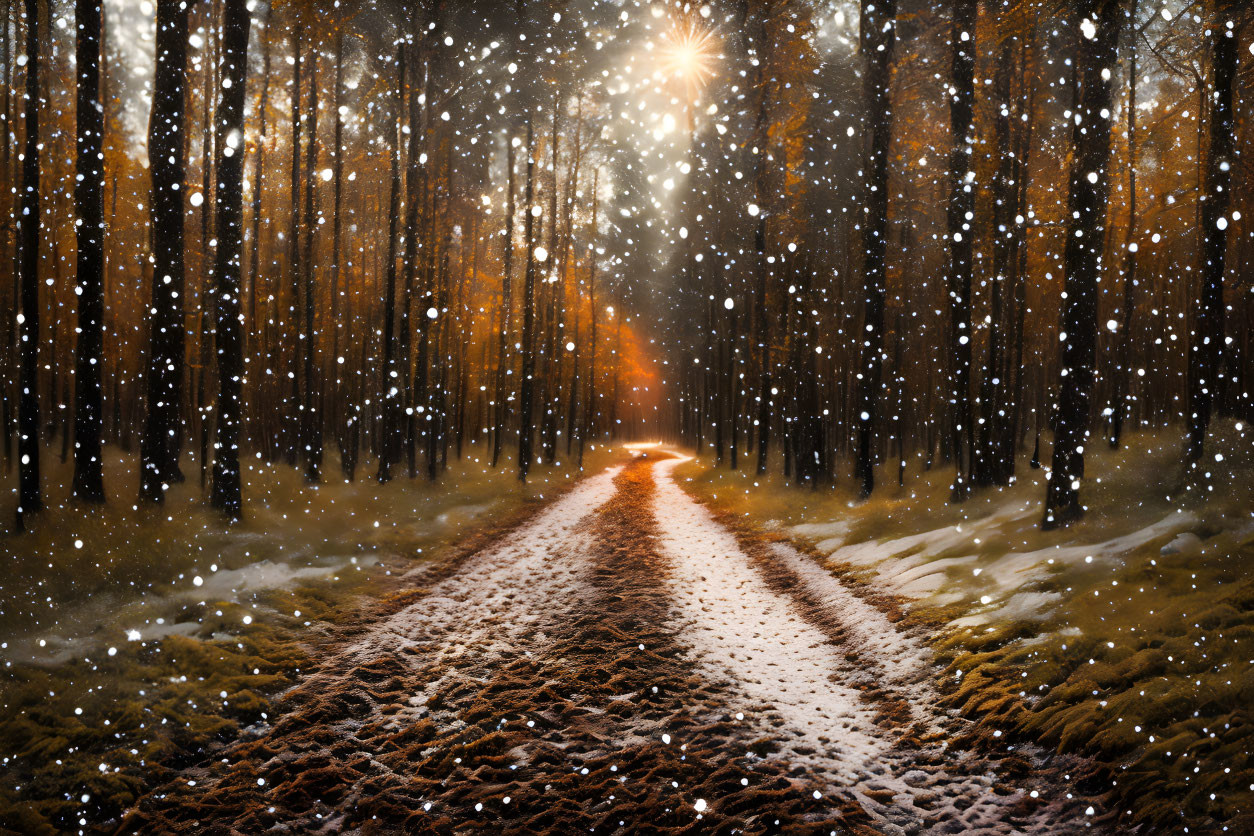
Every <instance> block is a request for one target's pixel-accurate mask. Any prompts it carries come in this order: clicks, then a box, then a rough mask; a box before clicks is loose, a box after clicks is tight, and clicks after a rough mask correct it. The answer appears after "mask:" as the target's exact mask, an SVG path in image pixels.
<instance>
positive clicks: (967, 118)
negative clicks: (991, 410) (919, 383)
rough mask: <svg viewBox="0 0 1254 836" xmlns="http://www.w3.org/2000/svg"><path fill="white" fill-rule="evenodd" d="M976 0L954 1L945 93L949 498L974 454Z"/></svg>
mask: <svg viewBox="0 0 1254 836" xmlns="http://www.w3.org/2000/svg"><path fill="white" fill-rule="evenodd" d="M977 6H978V3H977V2H976V0H957V2H956V3H954V12H953V13H954V19H953V28H952V30H951V31H950V33H949V39H950V50H951V52H952V55H953V81H952V83H953V89H952V91H951V92H950V94H949V120H950V133H951V137H950V139H951V141H952V143H953V146H952V148H951V150H950V154H949V331H950V333H949V339H950V344H951V352H952V360H951V363H952V366H953V379H952V381H951V385H952V387H953V389H952V393H951V395H950V398H951V403H952V404H953V418H952V424H951V426H950V430H951V432H952V436H951V444H952V446H953V457H954V464H955V465H956V466H957V472H956V474H955V475H954V484H953V491H952V498H953V500H954V501H955V502H961V501H962V500H964V499H966V498H967V494H968V492H969V491H970V487H971V486H970V480H971V465H972V460H973V458H974V452H973V451H974V444H973V439H974V432H975V430H974V426H973V425H974V423H975V421H974V418H973V416H972V410H971V336H972V332H971V243H972V240H973V238H974V237H975V235H974V229H973V227H972V219H973V218H974V216H975V186H976V184H975V182H974V180H971V179H968V177H967V175H968V173H970V172H971V171H972V168H971V151H972V145H973V144H974V137H972V136H971V121H972V113H973V111H974V106H975V48H976V40H975V21H976V10H977Z"/></svg>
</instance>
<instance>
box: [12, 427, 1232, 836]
mask: <svg viewBox="0 0 1254 836" xmlns="http://www.w3.org/2000/svg"><path fill="white" fill-rule="evenodd" d="M1220 431H1221V432H1226V433H1228V434H1230V435H1231V436H1232V437H1231V438H1225V439H1223V440H1222V443H1221V444H1217V445H1216V446H1217V448H1218V449H1225V450H1230V451H1235V452H1232V453H1229V454H1228V455H1227V457H1226V458H1224V459H1223V460H1222V461H1218V462H1216V463H1215V465H1214V467H1213V468H1211V474H1210V479H1209V480H1205V481H1201V482H1198V481H1190V480H1188V479H1186V478H1183V476H1182V475H1181V473H1180V468H1179V465H1178V461H1179V458H1178V453H1179V451H1178V448H1177V447H1176V445H1175V444H1174V443H1173V442H1172V440H1171V439H1170V438H1168V437H1166V436H1164V435H1155V434H1145V435H1142V436H1138V437H1137V438H1135V439H1131V440H1130V441H1129V444H1128V446H1127V448H1126V449H1125V450H1122V451H1117V452H1107V451H1097V452H1095V454H1094V456H1093V461H1092V463H1091V466H1092V470H1091V472H1092V473H1093V474H1102V475H1101V476H1096V475H1095V476H1094V479H1093V483H1092V484H1091V485H1090V486H1088V488H1087V491H1086V496H1087V497H1088V499H1089V503H1090V509H1089V513H1088V514H1087V516H1086V518H1085V520H1084V521H1083V522H1082V523H1080V524H1078V525H1076V526H1073V527H1071V528H1069V529H1066V530H1063V531H1057V532H1048V533H1044V532H1040V531H1039V530H1038V529H1037V526H1036V523H1037V522H1038V521H1039V514H1040V497H1041V495H1042V494H1043V485H1042V478H1043V474H1042V472H1041V471H1037V470H1030V469H1028V468H1027V467H1026V463H1025V465H1024V467H1023V468H1021V470H1020V473H1021V477H1022V478H1021V480H1020V481H1019V482H1018V483H1017V484H1015V485H1014V486H1012V487H1009V488H1004V489H991V490H987V491H983V492H980V493H978V494H976V495H975V496H973V497H972V498H971V499H970V500H968V501H967V502H966V503H964V504H962V505H953V504H951V503H949V502H948V501H947V494H946V492H947V479H948V475H949V474H947V473H942V472H940V469H939V468H938V469H935V470H933V471H931V472H930V473H917V472H912V473H910V474H909V478H908V479H907V480H906V487H904V488H898V487H896V486H893V485H888V486H881V490H880V491H878V492H877V494H876V497H875V498H874V499H872V500H870V501H865V502H859V501H857V500H856V498H854V497H852V496H850V495H848V494H847V493H845V491H844V489H843V488H839V487H838V488H834V489H830V490H824V491H812V490H808V489H802V488H797V487H793V486H789V485H788V484H787V483H786V481H785V480H783V479H781V478H779V477H776V476H768V477H755V476H754V475H753V474H752V473H751V472H750V473H746V472H743V471H740V472H733V471H729V470H727V469H726V468H719V467H714V466H713V463H712V462H709V461H704V460H701V459H691V458H689V457H687V456H682V455H677V454H674V453H672V452H669V451H667V450H664V449H661V448H658V447H650V446H647V445H639V446H636V447H635V449H634V450H632V451H630V452H631V455H630V457H628V456H626V455H624V453H623V452H622V451H613V450H601V451H598V453H597V455H596V457H594V458H593V459H590V460H589V462H588V471H587V472H588V473H590V474H592V475H590V476H584V477H582V478H581V477H580V476H579V474H578V472H577V470H576V469H573V468H570V467H569V466H567V467H564V468H561V467H553V468H548V469H543V470H541V471H539V472H538V473H537V474H536V478H535V479H533V480H532V482H531V483H530V484H529V485H528V486H522V485H520V484H519V483H517V481H516V480H509V482H508V483H507V482H506V481H505V480H502V479H501V477H500V475H499V474H497V473H495V472H494V471H491V470H489V469H487V468H484V467H482V465H481V464H480V463H478V462H476V461H475V460H474V459H473V452H472V456H471V458H470V459H468V461H467V463H466V466H465V467H464V468H462V469H460V470H459V469H454V470H453V471H452V472H451V473H450V474H449V477H448V479H447V480H446V481H444V482H441V483H437V484H428V483H425V482H423V481H422V480H415V481H410V480H404V479H402V480H398V481H397V482H396V483H394V484H391V485H387V486H378V485H374V484H372V483H369V482H364V483H363V482H358V483H355V484H352V485H349V484H340V483H331V484H326V485H323V486H320V487H311V486H306V485H303V484H302V483H301V480H300V477H299V474H292V473H290V472H288V470H287V469H286V468H285V467H282V466H280V467H277V468H258V469H257V470H256V471H252V476H251V481H250V486H251V495H252V498H253V505H252V506H250V507H251V509H252V511H251V514H250V518H249V521H248V522H246V523H245V525H244V526H243V527H238V526H237V527H229V528H228V527H226V526H224V525H222V524H221V522H220V521H218V520H216V518H215V517H213V516H212V515H211V514H207V512H204V511H202V510H200V509H199V502H198V500H197V499H196V495H195V489H194V487H190V486H183V487H181V488H179V492H178V493H177V494H176V495H175V496H173V497H172V498H171V501H170V502H169V503H167V508H166V509H165V510H164V511H163V512H161V513H153V512H151V511H148V512H145V510H144V509H142V508H141V509H134V508H130V507H129V506H127V505H124V504H123V503H122V502H120V501H118V500H116V499H115V500H114V501H113V502H111V503H110V506H108V510H107V511H106V512H103V513H102V514H101V515H99V517H101V518H97V519H94V520H93V519H86V520H85V519H84V517H83V515H82V514H81V513H80V511H81V509H78V508H76V507H75V506H73V504H72V503H69V504H65V505H61V506H55V505H54V507H52V508H50V509H49V511H48V512H47V515H46V516H45V517H44V518H43V520H41V528H40V529H39V530H37V531H36V532H34V533H32V534H29V535H23V536H21V537H13V538H0V546H3V547H4V548H5V549H6V550H8V551H9V552H10V553H9V554H7V555H6V559H7V560H8V561H10V564H9V565H13V566H19V567H21V571H20V572H15V573H10V575H9V577H8V578H7V579H5V580H4V582H3V583H0V602H2V603H3V608H2V609H0V628H3V636H0V638H7V641H3V642H0V647H2V648H3V651H4V655H3V661H4V668H5V670H4V673H5V679H4V680H3V681H2V682H0V699H2V702H3V708H4V709H5V711H6V714H5V716H3V717H0V746H2V747H3V751H0V757H2V762H3V765H4V767H5V770H6V778H7V779H8V780H6V782H5V785H4V786H2V787H0V832H6V831H7V832H21V833H35V832H64V831H67V830H73V829H75V827H76V826H77V828H78V829H80V831H83V832H86V831H91V832H110V833H113V832H171V833H173V832H208V833H234V832H239V833H261V832H311V831H321V832H350V833H352V832H362V833H370V832H406V833H410V832H435V833H524V832H537V831H540V832H544V831H547V832H574V831H584V832H674V833H698V832H700V833H705V832H718V833H730V832H750V833H754V832H789V833H794V832H800V833H816V834H817V833H863V834H870V833H877V834H878V833H911V834H914V833H987V834H997V833H1075V832H1133V831H1136V832H1157V831H1166V832H1182V831H1186V830H1187V831H1188V832H1191V833H1199V832H1221V831H1222V829H1223V828H1224V827H1225V826H1226V827H1227V828H1228V832H1248V831H1249V827H1247V825H1248V824H1249V822H1250V819H1249V816H1250V811H1251V809H1254V803H1251V798H1254V758H1252V756H1251V754H1250V752H1249V751H1248V748H1249V747H1248V741H1249V740H1250V739H1252V737H1254V730H1252V728H1251V718H1250V716H1249V706H1250V705H1251V704H1254V660H1252V659H1251V658H1250V654H1249V643H1250V642H1251V641H1254V575H1252V573H1251V571H1250V569H1249V567H1250V566H1251V565H1254V559H1252V558H1254V521H1252V520H1251V514H1252V512H1254V509H1252V508H1251V506H1250V500H1249V497H1250V496H1251V495H1254V494H1252V493H1251V491H1250V490H1249V488H1250V487H1251V486H1252V485H1254V461H1251V459H1252V451H1251V449H1250V445H1249V444H1248V439H1247V437H1246V435H1245V432H1247V431H1248V429H1247V428H1243V427H1241V426H1240V425H1236V426H1233V425H1231V424H1229V425H1226V426H1224V427H1221V428H1220ZM123 464H124V463H117V462H115V463H114V466H115V467H121V466H122V465H123ZM123 469H124V468H123ZM124 478H125V474H124V473H123V472H121V471H119V472H118V473H117V474H116V481H115V485H119V486H120V487H117V488H116V490H117V491H119V492H125V491H126V490H128V489H129V488H128V487H127V486H126V485H125V484H124V482H123V481H121V480H123V479H124ZM145 514H146V516H142V515H145ZM136 515H141V516H142V518H140V517H137V516H136ZM114 517H118V519H113V518H114ZM294 520H300V521H301V523H300V525H294V524H293V521H294ZM376 523H377V525H376ZM75 540H83V541H84V545H83V547H82V548H81V549H80V548H78V547H76V546H74V545H73V543H74V541H75ZM67 561H70V563H69V564H68V565H67ZM75 561H77V562H75ZM45 567H46V568H45ZM197 578H199V579H200V582H199V583H196V582H195V581H196V579H197ZM119 588H122V589H125V590H129V591H126V592H123V593H118V592H117V590H118V589H119ZM104 589H109V590H111V595H113V596H114V597H111V598H109V599H107V600H106V601H105V603H106V604H107V605H108V608H109V609H110V611H109V612H108V613H106V614H105V615H101V613H100V610H99V607H100V606H101V603H100V601H99V595H100V592H101V590H104ZM92 624H94V625H96V626H95V627H91V628H90V629H89V627H90V625H92ZM133 633H137V634H138V635H137V636H136V635H133ZM1247 788H1248V789H1247Z"/></svg>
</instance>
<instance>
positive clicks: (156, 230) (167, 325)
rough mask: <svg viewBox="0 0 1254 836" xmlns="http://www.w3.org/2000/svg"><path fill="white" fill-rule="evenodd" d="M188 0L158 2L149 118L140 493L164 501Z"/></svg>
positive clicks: (170, 470)
mask: <svg viewBox="0 0 1254 836" xmlns="http://www.w3.org/2000/svg"><path fill="white" fill-rule="evenodd" d="M187 13H188V7H187V4H186V3H185V2H183V0H158V2H157V40H156V65H157V66H156V74H155V77H154V81H153V93H152V111H151V114H150V116H149V120H148V169H149V172H150V173H151V177H152V197H151V199H150V200H149V206H150V207H151V212H152V257H153V282H152V306H151V311H152V313H151V317H152V324H151V328H150V332H151V333H150V336H149V348H148V379H147V384H148V385H147V401H148V414H147V417H146V418H145V420H144V432H143V437H142V438H141V440H140V481H139V495H140V498H142V499H145V500H148V501H152V502H161V501H162V499H163V498H164V496H165V488H166V486H168V485H170V484H173V483H175V482H181V481H182V480H183V474H182V471H181V470H180V469H179V453H180V449H179V448H180V446H181V445H180V438H181V435H182V434H181V432H180V431H179V427H178V422H179V403H180V401H181V400H182V392H183V349H184V342H185V334H186V332H185V328H184V324H183V283H184V282H183V167H184V160H185V154H184V146H183V124H184V118H183V92H184V85H185V83H186V82H185V76H186V73H187Z"/></svg>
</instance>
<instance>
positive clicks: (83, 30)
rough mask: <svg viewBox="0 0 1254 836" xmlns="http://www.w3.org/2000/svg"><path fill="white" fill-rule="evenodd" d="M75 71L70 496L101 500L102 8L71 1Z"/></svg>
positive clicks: (81, 0) (90, 1)
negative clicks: (75, 335) (75, 267)
mask: <svg viewBox="0 0 1254 836" xmlns="http://www.w3.org/2000/svg"><path fill="white" fill-rule="evenodd" d="M74 16H75V27H76V29H77V51H76V55H75V67H76V72H77V73H78V105H77V108H76V110H75V112H76V114H77V115H76V120H77V134H78V136H77V140H78V149H77V151H78V153H77V170H78V177H77V178H76V180H75V183H74V209H75V216H76V218H77V222H78V223H77V225H76V227H75V232H76V238H77V240H78V281H77V286H76V288H75V291H76V292H77V294H78V340H77V343H76V348H75V354H76V356H75V363H74V380H75V393H74V442H75V443H74V496H76V497H77V498H79V499H81V500H83V501H85V502H104V498H105V494H104V476H103V473H102V469H101V467H102V464H103V462H102V456H101V449H100V445H101V433H102V431H103V424H104V404H103V393H102V389H101V381H100V374H101V368H102V364H103V360H104V357H103V355H102V349H103V340H104V334H103V332H102V327H103V324H104V323H103V319H104V295H103V293H104V108H103V106H102V104H101V101H100V35H101V7H100V3H99V2H96V0H77V2H76V3H75V4H74Z"/></svg>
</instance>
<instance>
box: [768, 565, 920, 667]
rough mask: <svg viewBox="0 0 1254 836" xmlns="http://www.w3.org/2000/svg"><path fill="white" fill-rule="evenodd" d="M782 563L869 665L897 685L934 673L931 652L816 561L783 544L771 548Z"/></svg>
mask: <svg viewBox="0 0 1254 836" xmlns="http://www.w3.org/2000/svg"><path fill="white" fill-rule="evenodd" d="M771 549H772V551H773V552H774V554H775V556H776V557H777V558H779V560H780V562H781V563H782V564H783V565H784V566H785V567H786V568H787V569H788V570H789V571H791V572H792V573H793V574H794V575H796V576H797V578H798V579H799V580H800V581H801V582H802V584H804V585H805V588H806V590H807V591H808V592H809V593H810V594H811V595H812V596H813V597H814V598H815V599H816V600H818V601H821V602H822V603H823V606H824V609H825V610H827V612H828V614H829V615H830V616H831V617H832V618H833V620H835V621H838V622H840V623H841V624H842V625H843V626H844V628H845V630H846V631H847V634H848V638H847V639H846V641H848V642H849V643H850V644H852V645H854V646H855V647H856V648H857V650H858V651H859V654H860V655H861V656H862V657H863V658H864V659H866V661H867V663H868V664H873V665H875V666H876V667H879V668H881V669H882V671H883V673H884V674H885V675H887V676H888V677H889V679H891V680H892V681H893V683H894V684H897V685H907V684H912V683H914V682H917V681H918V679H919V676H920V674H923V673H925V672H930V670H931V657H932V654H931V651H930V650H928V649H927V648H925V647H923V646H922V645H921V644H919V643H918V642H916V641H915V640H914V639H913V638H911V637H910V636H908V635H906V634H905V633H902V632H900V631H898V630H897V628H896V626H895V625H894V624H893V623H892V622H891V621H889V619H888V616H886V615H885V614H884V612H883V611H882V610H880V609H879V608H878V607H875V606H873V605H871V604H869V603H867V602H866V601H864V600H863V599H861V598H859V597H858V596H857V595H854V594H853V593H852V592H850V591H849V588H848V587H847V586H845V585H844V584H843V583H841V582H840V581H839V580H838V579H837V578H835V577H833V575H832V574H831V573H830V572H828V571H827V570H826V569H824V568H823V567H821V566H819V565H818V564H817V563H816V562H815V561H814V560H812V559H810V558H809V557H806V556H805V555H803V554H802V553H801V552H799V551H797V550H796V549H794V548H793V547H792V546H789V545H787V544H784V543H774V544H772V546H771Z"/></svg>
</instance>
